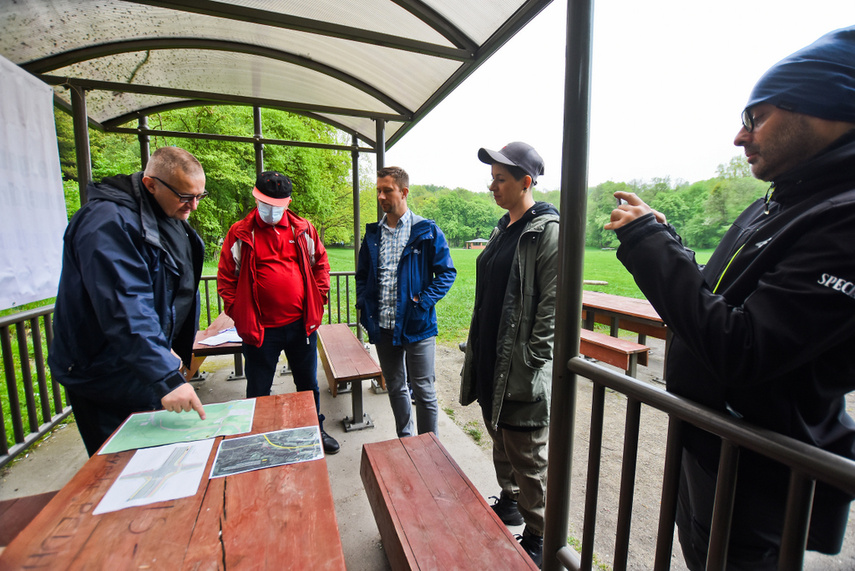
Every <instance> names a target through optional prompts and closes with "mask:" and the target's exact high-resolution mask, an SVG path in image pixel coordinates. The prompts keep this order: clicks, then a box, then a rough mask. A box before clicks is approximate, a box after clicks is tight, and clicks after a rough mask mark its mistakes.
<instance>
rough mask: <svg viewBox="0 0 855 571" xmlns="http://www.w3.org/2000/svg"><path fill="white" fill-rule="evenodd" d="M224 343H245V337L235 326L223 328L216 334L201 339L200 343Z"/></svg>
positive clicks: (212, 344)
mask: <svg viewBox="0 0 855 571" xmlns="http://www.w3.org/2000/svg"><path fill="white" fill-rule="evenodd" d="M223 343H243V339H241V338H240V335H238V334H237V331H236V330H235V328H234V327H231V328H229V329H223V330H222V331H220V332H219V333H217V334H216V335H211V336H210V337H208V338H207V339H202V340H201V341H199V344H200V345H210V346H214V345H222V344H223Z"/></svg>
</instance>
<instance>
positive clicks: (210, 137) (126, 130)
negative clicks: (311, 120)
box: [104, 127, 375, 172]
mask: <svg viewBox="0 0 855 571" xmlns="http://www.w3.org/2000/svg"><path fill="white" fill-rule="evenodd" d="M104 131H105V132H106V133H121V134H123V135H137V136H143V135H145V136H147V137H176V138H180V139H200V140H206V141H228V142H230V143H249V144H251V145H255V144H260V145H282V146H286V147H303V148H307V149H326V150H329V151H352V150H354V148H353V146H351V145H335V144H330V143H312V142H309V141H287V140H284V139H265V138H264V137H260V136H254V137H241V136H238V135H218V134H216V133H189V132H187V131H165V130H161V129H147V128H142V127H139V128H136V129H134V128H131V127H105V128H104ZM356 150H357V151H359V152H363V153H373V152H375V149H373V148H371V147H362V148H357V149H356ZM259 172H260V171H259Z"/></svg>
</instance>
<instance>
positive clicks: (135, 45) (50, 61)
mask: <svg viewBox="0 0 855 571" xmlns="http://www.w3.org/2000/svg"><path fill="white" fill-rule="evenodd" d="M178 49H188V50H216V51H224V52H235V53H244V54H250V55H257V56H260V57H266V58H270V59H273V60H276V61H281V62H285V63H291V64H294V65H298V66H300V67H304V68H306V69H311V70H313V71H316V72H318V73H321V74H323V75H326V76H329V77H332V78H334V79H337V80H339V81H341V82H343V83H346V84H348V85H350V86H351V87H354V88H356V89H358V90H360V91H362V92H363V93H366V94H368V95H370V96H371V97H373V98H375V99H376V100H377V101H379V102H381V103H383V104H384V105H386V106H387V107H390V108H392V109H394V110H395V111H397V112H398V113H411V111H410V110H409V109H407V107H406V106H404V105H402V104H401V103H399V102H397V101H395V100H394V99H392V98H391V97H389V96H388V95H387V94H385V93H383V92H382V91H380V90H379V89H377V88H375V87H374V86H372V85H370V84H368V83H365V82H364V81H361V80H359V79H357V78H356V77H354V76H353V75H350V74H348V73H345V72H344V71H342V70H340V69H336V68H334V67H331V66H328V65H324V64H321V63H319V62H317V61H314V60H311V59H309V58H306V57H302V56H299V55H296V54H292V53H287V52H283V51H280V50H274V49H270V48H266V47H263V46H256V45H252V44H245V43H240V42H228V41H223V40H209V39H200V38H145V39H140V40H127V41H121V42H110V43H104V44H97V45H93V46H87V47H84V48H79V49H76V50H69V51H67V52H63V53H60V54H55V55H52V56H49V57H45V58H42V59H38V60H34V61H31V62H28V63H26V64H24V65H22V66H21V67H23V68H24V69H26V70H27V71H29V72H30V73H33V74H46V73H50V72H52V71H54V70H56V69H60V68H63V67H66V66H69V65H73V64H76V63H80V62H83V61H88V60H92V59H96V58H100V57H105V56H110V55H116V54H122V53H130V52H141V51H147V50H178Z"/></svg>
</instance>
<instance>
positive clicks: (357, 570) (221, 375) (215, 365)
mask: <svg viewBox="0 0 855 571" xmlns="http://www.w3.org/2000/svg"><path fill="white" fill-rule="evenodd" d="M282 364H284V361H283V362H282V363H280V365H282ZM202 370H203V371H208V372H209V373H208V376H207V378H206V379H205V380H204V381H201V382H194V383H193V384H194V386H195V387H196V390H197V393H198V394H199V398H200V399H201V400H202V402H203V403H209V402H222V401H226V400H233V399H239V398H243V397H244V396H245V394H246V393H245V390H246V388H245V382H244V381H242V380H237V381H229V380H227V378H228V376H229V375H230V374H231V373H232V372H233V370H234V361H233V359H232V358H231V357H228V356H226V357H210V358H209V359H208V360H207V361H206V362H205V364H204V365H203V366H202ZM279 371H280V372H281V371H282V368H280V369H279ZM319 383H320V386H321V412H322V413H323V414H325V415H326V421H325V423H324V428H325V430H326V431H327V433H329V434H330V435H332V436H333V437H334V438H336V439H337V440H338V441H339V443H340V444H341V452H339V453H338V454H336V455H332V456H327V457H326V462H327V468H328V470H329V474H330V481H331V483H332V491H333V498H334V500H335V508H336V517H337V519H338V525H339V531H340V533H341V540H342V547H343V550H344V557H345V563H346V564H347V568H348V569H349V570H352V571H361V570H365V571H374V570H384V569H390V567H389V563H388V561H387V559H386V555H385V553H384V551H383V547H382V544H381V542H380V533H379V531H378V530H377V526H376V524H375V522H374V515H373V514H372V512H371V507H370V506H369V504H368V498H367V496H366V495H365V491H364V489H363V486H362V480H361V478H360V476H359V463H360V458H361V453H362V445H363V444H364V443H366V442H378V441H382V440H389V439H392V438H396V434H395V424H394V418H393V416H392V410H391V408H390V406H389V401H388V397H387V395H386V394H375V393H374V392H373V391H372V390H370V387H369V386H368V385H369V383H365V386H363V389H362V390H363V409H364V412H365V413H367V414H368V415H369V416H370V417H371V419H372V420H373V421H374V424H375V426H374V427H373V428H367V429H364V430H358V431H352V432H345V431H344V426H343V423H342V420H343V419H344V418H345V417H349V416H351V414H352V408H351V407H352V405H351V403H352V401H351V395H350V394H348V393H346V394H340V395H339V396H338V397H335V398H333V396H332V395H331V394H330V393H329V390H328V385H327V381H326V378H325V377H324V373H323V369H322V368H321V367H319ZM293 391H294V383H293V381H292V379H291V376H290V374H279V375H277V376H276V378H275V379H274V383H273V393H274V394H281V393H288V392H293ZM439 437H440V440H441V441H442V443H443V445H444V446H445V447H446V448H447V449H448V451H449V453H450V454H451V455H452V456H453V458H454V459H455V461H456V462H457V463H458V464H459V465H460V467H461V468H462V469H463V471H464V472H465V473H466V475H467V476H468V477H469V479H470V480H471V481H472V482H473V484H474V485H475V486H476V487H477V488H478V490H479V491H480V492H481V494H482V495H483V496H484V497H485V498H486V497H489V496H491V495H497V494H498V491H499V488H498V484H496V479H495V473H494V472H493V465H492V462H491V461H490V460H489V457H488V456H487V455H486V454H485V452H484V451H483V450H481V449H480V448H479V447H478V446H477V445H476V444H475V443H474V442H473V441H472V439H471V438H470V437H469V436H468V435H466V434H465V433H464V432H463V431H462V430H461V429H460V428H459V427H458V426H457V425H456V424H454V422H453V421H452V420H451V419H449V418H448V416H447V415H446V414H445V413H444V412H443V411H442V409H440V411H439ZM86 460H87V455H86V450H85V448H84V446H83V442H82V441H81V439H80V435H79V433H78V432H77V428H76V426H75V425H74V424H68V425H65V426H64V427H63V428H60V429H58V430H55V431H54V432H53V433H52V434H51V435H50V436H49V437H47V439H46V440H44V441H43V442H42V443H41V444H39V445H38V446H37V447H35V448H34V449H32V450H31V451H30V452H28V453H26V454H25V456H24V457H23V458H21V459H20V460H18V461H17V462H15V463H14V464H13V466H12V467H11V468H7V469H4V470H3V471H2V473H0V500H4V499H10V498H15V497H20V496H27V495H31V494H37V493H40V492H46V491H51V490H57V489H59V488H61V487H62V486H63V485H64V484H65V483H66V482H67V481H68V480H69V479H71V477H72V476H73V475H74V474H75V473H76V472H77V471H78V470H79V469H80V467H81V466H82V465H83V464H84V463H85V462H86ZM490 503H492V502H490ZM522 527H523V526H518V527H513V528H511V530H512V531H513V532H514V533H522Z"/></svg>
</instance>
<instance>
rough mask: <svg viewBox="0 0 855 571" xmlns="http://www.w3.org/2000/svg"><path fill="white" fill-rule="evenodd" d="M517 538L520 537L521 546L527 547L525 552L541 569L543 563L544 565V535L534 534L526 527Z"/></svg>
mask: <svg viewBox="0 0 855 571" xmlns="http://www.w3.org/2000/svg"><path fill="white" fill-rule="evenodd" d="M517 539H519V542H520V547H522V548H523V549H525V552H526V553H527V554H528V556H529V557H531V560H532V561H534V564H535V565H537V568H538V569H540V567H541V565H543V537H541V536H539V535H535V534H533V533H532V532H530V531H529V530H528V527H526V528H525V529H524V530H523V532H522V535H518V536H517Z"/></svg>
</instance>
